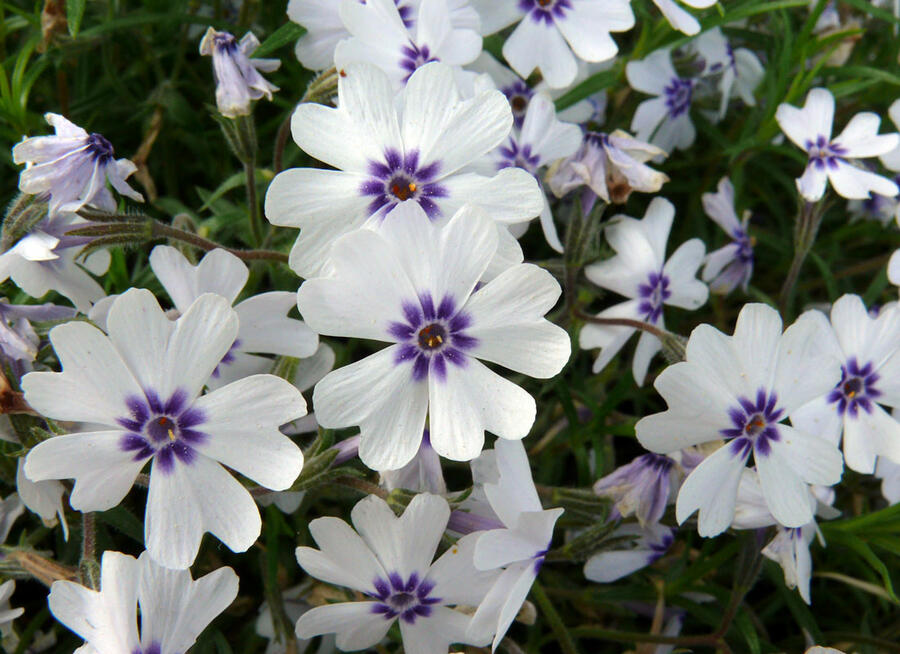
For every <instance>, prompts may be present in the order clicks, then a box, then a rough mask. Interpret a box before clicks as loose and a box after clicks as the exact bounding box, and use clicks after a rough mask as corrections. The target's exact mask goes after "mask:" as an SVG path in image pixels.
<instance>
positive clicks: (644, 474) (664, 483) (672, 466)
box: [594, 454, 681, 527]
mask: <svg viewBox="0 0 900 654" xmlns="http://www.w3.org/2000/svg"><path fill="white" fill-rule="evenodd" d="M680 477H681V473H680V472H679V469H678V464H677V462H676V461H675V459H673V458H672V457H669V456H662V455H659V454H642V455H641V456H639V457H637V458H636V459H634V461H632V462H631V463H628V464H626V465H624V466H620V467H618V468H616V469H615V470H614V471H613V472H611V473H610V474H608V475H606V476H605V477H602V478H601V479H598V480H597V481H596V482H594V492H595V493H596V494H597V495H598V496H600V497H608V498H610V499H612V500H613V502H614V504H613V510H614V514H613V515H612V516H611V517H612V518H614V519H617V518H623V517H624V518H627V517H629V516H631V515H632V514H633V515H634V516H635V517H636V518H637V519H638V522H639V523H640V524H641V526H644V527H645V526H647V525H650V524H653V523H656V522H659V520H660V518H662V516H663V513H665V512H666V506H667V505H668V504H669V502H670V501H672V498H673V497H674V495H675V493H676V492H677V491H678V485H679V483H680Z"/></svg>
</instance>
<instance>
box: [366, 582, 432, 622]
mask: <svg viewBox="0 0 900 654" xmlns="http://www.w3.org/2000/svg"><path fill="white" fill-rule="evenodd" d="M372 584H373V585H374V586H375V591H376V594H375V597H376V598H377V599H378V600H380V601H379V602H378V603H377V604H375V606H373V607H372V613H380V614H382V615H383V616H384V618H385V620H393V619H394V618H396V617H397V616H399V617H400V619H401V620H403V621H404V622H406V623H409V624H413V623H415V621H416V618H427V617H428V616H430V615H431V607H432V605H434V604H437V603H438V602H440V601H441V598H440V597H431V591H432V590H433V589H434V584H433V583H432V582H430V581H428V580H427V579H422V580H421V581H420V580H419V575H418V573H415V572H413V573H412V574H411V575H409V579H408V580H407V581H406V582H405V583H404V581H403V577H401V576H400V574H399V573H397V572H392V573H390V574H389V575H388V578H387V579H382V578H381V577H375V580H374V581H373V582H372Z"/></svg>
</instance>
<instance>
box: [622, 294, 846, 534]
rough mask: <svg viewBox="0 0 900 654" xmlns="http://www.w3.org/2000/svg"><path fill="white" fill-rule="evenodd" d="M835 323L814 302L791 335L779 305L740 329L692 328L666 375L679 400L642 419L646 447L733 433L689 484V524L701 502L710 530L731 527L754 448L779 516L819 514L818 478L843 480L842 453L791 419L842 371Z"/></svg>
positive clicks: (750, 311) (757, 311) (755, 309)
mask: <svg viewBox="0 0 900 654" xmlns="http://www.w3.org/2000/svg"><path fill="white" fill-rule="evenodd" d="M827 329H828V325H827V323H826V321H825V317H824V316H823V315H822V314H821V313H819V312H817V311H808V312H806V313H805V314H803V315H802V316H801V317H800V318H799V319H798V320H797V321H796V322H795V323H794V324H793V325H791V326H790V327H788V328H787V329H786V330H785V331H784V333H783V334H782V323H781V317H780V316H779V315H778V312H777V311H775V310H774V309H772V308H771V307H768V306H766V305H763V304H748V305H745V306H744V308H743V309H742V310H741V313H740V315H739V316H738V320H737V325H736V326H735V330H734V335H733V336H726V335H725V334H723V333H722V332H720V331H718V330H717V329H715V328H714V327H712V326H710V325H700V326H699V327H697V328H696V329H694V331H693V332H691V336H690V339H689V341H688V344H687V352H686V360H685V361H682V362H680V363H676V364H674V365H671V366H669V367H668V368H666V370H664V371H663V372H662V373H661V374H660V375H659V376H658V377H657V378H656V381H655V382H654V386H655V388H656V390H657V391H658V392H659V393H660V395H662V397H663V399H664V400H666V403H667V404H668V407H669V408H668V410H667V411H665V412H663V413H656V414H653V415H651V416H647V417H645V418H642V419H641V420H639V421H638V423H637V425H636V426H635V431H636V434H637V438H638V440H639V441H640V442H641V444H642V445H643V446H644V447H646V448H647V449H649V450H651V451H653V452H658V453H667V452H674V451H676V450H680V449H682V448H684V447H689V446H691V445H698V444H701V443H707V442H717V441H719V440H720V439H725V443H724V444H723V445H722V446H721V447H719V448H718V449H717V450H715V451H714V452H713V453H712V454H710V455H709V456H707V457H706V458H705V459H704V460H703V461H702V462H701V463H700V464H699V465H698V466H697V467H696V468H694V470H693V471H692V472H691V473H690V474H689V475H688V477H687V479H685V481H684V483H683V484H682V485H681V490H680V492H679V493H678V500H677V501H676V505H675V513H676V517H677V519H678V522H679V524H680V523H683V522H684V521H685V520H686V519H687V518H688V517H689V516H690V515H691V514H692V513H693V512H694V511H697V510H698V509H699V512H700V514H699V524H698V531H699V533H700V535H701V536H715V535H716V534H719V533H721V532H722V531H724V530H725V529H727V528H728V526H729V525H730V524H731V523H732V521H733V520H734V512H735V498H736V496H737V491H738V484H739V482H740V479H741V474H742V472H743V470H744V467H745V466H746V463H747V460H748V459H749V458H750V454H751V452H752V454H753V459H754V461H755V463H756V469H757V471H758V473H759V481H760V485H761V487H762V493H763V496H764V498H765V501H766V505H767V506H768V508H769V510H770V512H771V513H772V515H773V516H774V517H775V519H776V520H777V521H778V522H779V523H780V524H781V525H783V526H785V527H802V526H803V525H805V524H807V523H809V522H810V521H811V520H812V517H813V509H812V508H811V507H810V503H809V484H823V485H829V486H830V485H832V484H835V483H837V481H838V480H839V479H840V477H841V472H842V470H843V461H842V457H841V453H840V451H839V450H838V448H837V446H836V445H834V444H833V443H831V442H830V441H828V440H827V439H825V438H822V437H820V436H817V435H814V434H810V433H808V432H806V431H803V430H801V429H798V428H796V427H791V426H788V425H786V424H784V423H783V422H782V421H783V420H784V419H785V418H786V417H788V416H790V415H791V414H792V413H793V412H794V411H796V410H797V409H798V408H800V407H801V406H803V405H804V404H806V403H807V402H809V401H811V400H814V399H815V398H817V397H820V396H822V395H825V394H827V393H828V392H830V391H831V389H833V388H834V386H835V384H837V382H838V380H839V379H840V374H841V373H840V364H839V362H838V361H837V360H836V359H834V358H832V356H830V354H829V353H828V352H827V351H826V350H825V348H824V347H823V346H822V345H821V341H822V339H823V338H824V335H825V334H826V332H827Z"/></svg>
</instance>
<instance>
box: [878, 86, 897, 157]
mask: <svg viewBox="0 0 900 654" xmlns="http://www.w3.org/2000/svg"><path fill="white" fill-rule="evenodd" d="M888 117H889V118H890V119H891V122H892V123H894V127H896V128H897V129H900V99H898V100H894V102H892V103H891V106H890V107H888ZM878 158H879V159H880V160H881V163H882V164H884V167H885V168H887V169H888V170H892V171H894V172H897V171H900V144H897V147H895V148H894V149H893V150H890V151H889V152H886V153H885V154H882V155H881V156H880V157H878Z"/></svg>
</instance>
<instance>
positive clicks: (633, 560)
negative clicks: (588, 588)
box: [584, 523, 675, 584]
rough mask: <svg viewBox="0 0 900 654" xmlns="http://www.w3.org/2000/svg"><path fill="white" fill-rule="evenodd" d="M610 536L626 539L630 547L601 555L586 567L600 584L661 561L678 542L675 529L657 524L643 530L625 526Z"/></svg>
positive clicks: (604, 552)
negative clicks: (673, 544)
mask: <svg viewBox="0 0 900 654" xmlns="http://www.w3.org/2000/svg"><path fill="white" fill-rule="evenodd" d="M609 537H610V538H611V539H624V540H626V541H627V544H626V545H625V546H620V545H617V546H616V547H615V548H614V549H611V550H605V551H603V552H598V553H597V554H594V555H593V556H591V558H589V559H588V560H587V562H586V563H585V564H584V576H585V577H587V578H588V579H590V580H591V581H596V582H598V583H601V584H608V583H611V582H613V581H616V580H618V579H622V578H623V577H627V576H628V575H630V574H632V573H634V572H637V571H638V570H640V569H641V568H646V567H647V566H648V565H650V564H651V563H654V562H655V561H657V560H659V559H660V558H661V557H662V556H663V555H664V554H665V553H666V552H667V551H668V550H669V548H670V547H671V546H672V543H674V542H675V529H673V528H672V527H666V526H664V525H661V524H658V523H657V524H648V525H646V526H643V527H642V526H641V525H635V524H626V525H622V526H620V527H617V528H616V529H615V530H614V531H613V532H612V533H611V534H610V536H609Z"/></svg>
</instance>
